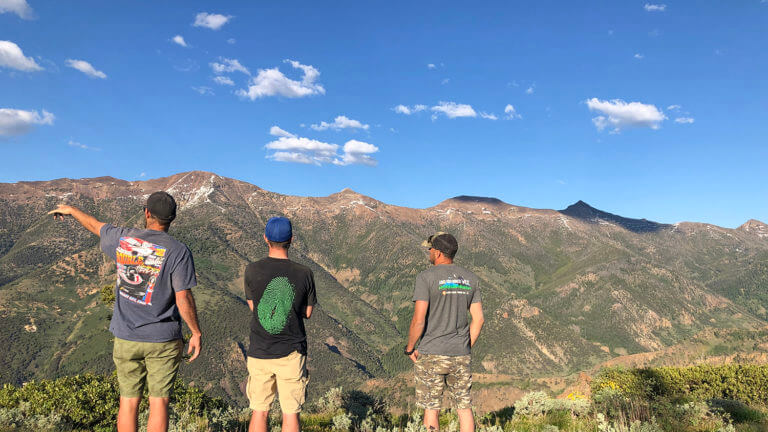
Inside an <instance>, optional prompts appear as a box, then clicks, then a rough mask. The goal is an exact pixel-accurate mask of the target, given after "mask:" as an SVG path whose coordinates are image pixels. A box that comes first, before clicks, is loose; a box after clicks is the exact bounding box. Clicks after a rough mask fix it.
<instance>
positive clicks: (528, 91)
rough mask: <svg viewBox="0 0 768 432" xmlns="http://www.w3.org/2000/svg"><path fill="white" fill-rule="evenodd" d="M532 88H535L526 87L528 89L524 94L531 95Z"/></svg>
mask: <svg viewBox="0 0 768 432" xmlns="http://www.w3.org/2000/svg"><path fill="white" fill-rule="evenodd" d="M534 88H535V87H534V86H530V87H528V88H527V89H526V90H525V94H529V95H530V94H533V92H534Z"/></svg>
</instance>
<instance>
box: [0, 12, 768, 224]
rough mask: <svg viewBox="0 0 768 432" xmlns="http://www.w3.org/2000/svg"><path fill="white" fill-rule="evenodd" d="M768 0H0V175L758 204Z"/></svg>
mask: <svg viewBox="0 0 768 432" xmlns="http://www.w3.org/2000/svg"><path fill="white" fill-rule="evenodd" d="M767 22H768V1H766V0H744V1H738V2H722V1H717V2H715V1H695V2H694V1H687V2H680V1H663V2H662V1H654V2H643V1H639V2H635V1H621V2H615V1H594V2H588V3H584V2H548V1H540V2H525V3H524V2H510V1H499V2H446V1H440V2H438V1H424V2H396V1H395V2H385V3H377V4H370V3H369V2H348V1H336V2H327V3H326V2H247V3H246V2H224V1H221V2H201V1H184V2H180V1H179V2H127V1H113V2H96V1H77V2H51V1H39V0H0V149H1V150H2V153H3V168H2V170H0V182H15V181H20V180H46V179H53V178H59V177H73V178H81V177H95V176H102V175H110V176H114V177H118V178H123V179H127V180H141V179H148V178H155V177H161V176H167V175H171V174H174V173H177V172H181V171H189V170H206V171H212V172H215V173H217V174H219V175H222V176H227V177H233V178H237V179H241V180H244V181H248V182H250V183H253V184H256V185H258V186H260V187H263V188H265V189H267V190H270V191H274V192H279V193H284V194H292V195H312V196H323V195H328V194H330V193H334V192H337V191H339V190H341V189H343V188H345V187H350V188H352V189H354V190H356V191H358V192H360V193H363V194H366V195H369V196H371V197H374V198H376V199H379V200H381V201H384V202H387V203H391V204H397V205H404V206H409V207H429V206H432V205H434V204H437V203H438V202H440V201H442V200H443V199H445V198H448V197H451V196H455V195H462V194H464V195H481V196H494V197H498V198H500V199H502V200H504V201H506V202H509V203H511V204H516V205H523V206H529V207H536V208H554V209H562V208H565V207H566V206H568V205H569V204H571V203H573V202H576V201H577V200H579V199H581V200H584V201H586V202H588V203H590V204H592V205H593V206H595V207H597V208H600V209H603V210H606V211H610V212H613V213H618V214H621V215H623V216H628V217H646V218H649V219H653V220H658V221H661V222H670V223H672V222H678V221H684V220H687V221H700V222H709V223H715V224H718V225H722V226H727V227H736V226H738V225H740V224H741V223H743V222H745V221H746V220H747V219H750V218H755V219H761V220H763V221H768V192H767V191H768V188H766V186H767V185H768V181H767V180H768V169H766V168H765V165H766V162H767V161H768V148H767V147H766V144H767V141H768V140H766V137H768V122H767V121H766V119H767V118H768V116H767V115H768V80H767V79H766V78H765V77H766V76H768V54H766V49H765V47H766V46H768V36H767V35H768V32H766V31H765V28H766V23H767Z"/></svg>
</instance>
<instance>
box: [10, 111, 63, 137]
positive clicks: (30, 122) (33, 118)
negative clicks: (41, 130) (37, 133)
mask: <svg viewBox="0 0 768 432" xmlns="http://www.w3.org/2000/svg"><path fill="white" fill-rule="evenodd" d="M55 118H56V117H55V116H54V115H53V114H51V113H49V112H48V111H46V110H43V113H42V114H40V113H38V112H37V111H24V110H17V109H12V108H0V137H1V136H14V135H23V134H25V133H27V132H29V131H30V130H32V128H33V127H34V126H35V125H49V126H50V125H52V124H53V121H54V119H55Z"/></svg>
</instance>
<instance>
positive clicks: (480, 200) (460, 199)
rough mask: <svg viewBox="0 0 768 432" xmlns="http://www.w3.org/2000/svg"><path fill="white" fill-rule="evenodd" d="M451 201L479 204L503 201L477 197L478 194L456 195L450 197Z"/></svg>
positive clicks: (496, 203) (500, 202) (497, 203)
mask: <svg viewBox="0 0 768 432" xmlns="http://www.w3.org/2000/svg"><path fill="white" fill-rule="evenodd" d="M451 201H458V202H463V203H480V204H494V205H499V204H504V201H502V200H500V199H498V198H488V197H479V196H470V195H459V196H457V197H453V198H451Z"/></svg>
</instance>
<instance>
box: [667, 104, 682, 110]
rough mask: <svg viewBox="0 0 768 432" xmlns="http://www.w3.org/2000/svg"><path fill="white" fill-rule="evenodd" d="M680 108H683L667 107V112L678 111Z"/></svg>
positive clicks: (677, 106) (678, 106) (676, 106)
mask: <svg viewBox="0 0 768 432" xmlns="http://www.w3.org/2000/svg"><path fill="white" fill-rule="evenodd" d="M680 108H682V107H681V106H680V105H670V106H668V107H667V110H669V111H677V110H679V109H680Z"/></svg>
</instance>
